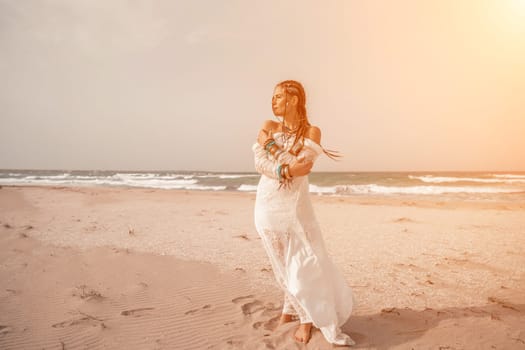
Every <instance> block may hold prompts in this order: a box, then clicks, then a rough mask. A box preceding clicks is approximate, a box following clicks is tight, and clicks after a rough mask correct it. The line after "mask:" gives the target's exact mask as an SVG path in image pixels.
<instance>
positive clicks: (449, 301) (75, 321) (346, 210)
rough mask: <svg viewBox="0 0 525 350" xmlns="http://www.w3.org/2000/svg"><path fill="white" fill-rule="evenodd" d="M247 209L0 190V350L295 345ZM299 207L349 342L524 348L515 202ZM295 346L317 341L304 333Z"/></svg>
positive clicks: (141, 197)
mask: <svg viewBox="0 0 525 350" xmlns="http://www.w3.org/2000/svg"><path fill="white" fill-rule="evenodd" d="M254 199H255V194H254V193H243V192H233V191H232V192H228V191H221V192H217V191H189V190H165V189H150V188H128V187H100V186H99V187H97V186H81V187H69V186H28V185H24V186H5V185H2V188H0V212H1V216H0V221H1V222H0V225H1V226H0V230H1V234H2V235H1V238H2V244H1V251H0V257H1V267H2V270H1V275H0V277H1V280H2V281H3V283H2V284H3V288H2V290H0V292H1V293H2V294H0V309H1V310H2V311H3V312H1V313H0V314H1V316H0V327H1V328H0V347H2V348H6V349H17V348H28V349H32V348H35V349H37V348H38V349H40V348H58V349H60V348H61V346H62V345H61V344H62V343H63V344H64V348H66V349H68V348H80V347H81V346H84V345H87V344H90V345H89V347H90V348H94V349H96V348H104V347H108V346H109V347H110V348H129V349H144V348H156V349H157V348H158V349H172V348H175V349H179V348H180V349H206V348H213V349H259V348H260V349H266V348H275V349H288V348H291V349H293V348H295V347H296V345H295V344H294V342H293V340H292V339H291V332H292V331H293V329H292V328H293V326H294V325H289V326H286V327H284V328H282V329H280V330H276V331H274V330H273V328H274V326H275V322H276V317H278V315H279V306H280V305H281V303H282V300H281V297H282V295H281V293H280V291H278V290H277V287H276V284H275V282H274V280H273V274H272V272H271V267H270V265H269V262H268V260H267V258H266V256H265V253H264V250H263V247H262V244H261V242H260V239H259V237H258V235H257V233H256V231H255V228H254V227H253V201H254ZM312 202H313V205H314V209H315V212H316V216H317V219H318V221H319V223H320V225H321V228H322V230H323V235H324V238H325V241H326V245H327V249H328V251H329V253H330V255H331V256H332V258H333V260H334V262H335V263H336V265H337V266H339V267H340V269H341V271H342V272H343V274H344V276H345V278H346V279H347V281H348V283H349V284H350V285H351V286H352V287H353V290H354V295H355V297H356V301H357V304H356V308H355V310H354V313H353V315H352V316H351V317H350V319H349V321H348V322H347V324H345V325H344V326H343V329H344V330H345V331H347V332H348V333H349V334H350V336H351V337H352V338H354V340H356V342H357V345H356V348H361V349H368V348H370V349H376V348H378V349H379V348H388V349H406V348H417V349H424V348H428V349H431V348H438V347H439V346H443V347H445V346H448V347H449V348H451V349H452V348H457V349H485V348H487V349H490V348H493V347H495V348H505V349H514V348H515V349H519V348H523V346H525V332H523V331H522V329H521V328H520V326H519V325H520V324H523V322H524V321H525V297H524V295H525V293H523V292H524V291H525V257H523V254H521V252H523V251H524V250H525V237H524V235H523V233H524V232H525V215H524V214H525V213H524V211H525V204H522V203H519V202H518V201H506V200H502V199H495V200H478V201H474V200H464V201H462V200H458V199H454V200H451V199H447V198H446V197H445V196H421V195H420V196H410V195H403V196H399V195H397V196H355V197H352V196H328V195H312ZM44 270H45V271H44ZM115 276H119V278H115ZM98 294H100V296H98ZM188 298H189V299H188ZM86 315H87V316H86ZM159 329H160V330H159ZM28 339H29V340H28ZM307 348H309V349H329V348H331V346H330V345H329V344H326V342H325V341H324V339H323V338H322V336H321V335H320V334H319V332H316V333H315V332H314V337H313V338H312V341H311V343H310V344H309V345H308V347H307Z"/></svg>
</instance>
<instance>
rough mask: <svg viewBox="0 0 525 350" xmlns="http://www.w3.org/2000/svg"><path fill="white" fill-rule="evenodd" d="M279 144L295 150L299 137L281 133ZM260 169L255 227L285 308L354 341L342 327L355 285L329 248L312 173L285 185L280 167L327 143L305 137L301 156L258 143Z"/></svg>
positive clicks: (330, 337) (335, 339)
mask: <svg viewBox="0 0 525 350" xmlns="http://www.w3.org/2000/svg"><path fill="white" fill-rule="evenodd" d="M274 139H275V142H276V144H277V145H278V146H279V147H281V148H283V149H285V150H289V149H290V147H291V146H292V144H293V139H294V138H293V136H292V137H291V138H290V139H288V140H285V137H284V133H275V134H274ZM252 150H253V151H254V158H255V168H256V170H257V171H258V172H259V173H260V174H261V179H260V181H259V185H258V186H257V197H256V201H255V227H256V229H257V232H258V233H259V235H260V236H261V238H262V242H263V244H264V247H265V250H266V252H267V254H268V257H269V259H270V262H271V265H272V269H273V271H274V274H275V278H276V279H277V283H278V284H279V286H280V287H281V288H282V289H283V291H284V306H283V313H286V314H295V315H298V316H299V318H300V320H301V323H308V322H312V323H313V325H314V326H315V327H317V328H319V329H320V330H321V332H322V334H323V335H324V337H325V338H326V340H327V341H328V342H330V343H332V344H338V345H354V344H355V343H354V341H353V340H352V339H351V338H350V337H349V336H348V335H347V334H344V333H342V332H341V328H340V327H341V326H342V325H343V324H344V323H345V322H346V320H347V319H348V318H349V317H350V314H351V312H352V306H353V295H352V290H351V289H350V287H349V286H348V284H347V283H346V281H345V279H344V277H343V275H342V273H341V272H340V271H339V269H338V268H337V267H336V266H335V265H334V264H333V262H332V261H331V259H330V257H329V256H328V253H327V251H326V248H325V245H324V241H323V237H322V234H321V230H320V228H319V225H318V223H317V220H316V218H315V215H314V211H313V208H312V204H311V202H310V197H309V183H308V176H298V177H294V178H293V181H292V183H291V186H289V187H288V188H284V187H282V188H280V189H279V180H278V175H277V167H278V165H279V164H283V163H288V164H290V163H291V162H292V161H293V160H294V159H296V158H303V157H304V158H305V159H307V160H312V161H315V160H316V159H317V157H318V156H319V155H320V154H321V153H322V152H323V150H322V148H321V146H319V145H318V144H316V143H315V142H313V141H312V140H310V139H307V138H305V139H304V147H303V149H302V150H301V152H300V153H299V154H298V155H297V157H295V156H293V155H292V154H291V153H289V152H284V153H283V154H282V155H281V156H279V158H278V159H273V157H272V156H271V155H268V154H267V152H266V151H265V150H264V149H263V147H262V146H261V145H259V144H258V143H255V144H254V145H253V147H252Z"/></svg>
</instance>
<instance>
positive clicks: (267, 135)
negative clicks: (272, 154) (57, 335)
mask: <svg viewBox="0 0 525 350" xmlns="http://www.w3.org/2000/svg"><path fill="white" fill-rule="evenodd" d="M271 138H273V135H272V133H271V132H268V131H266V130H264V129H261V131H259V136H257V142H258V143H259V145H261V146H264V144H265V143H266V141H267V140H268V139H271Z"/></svg>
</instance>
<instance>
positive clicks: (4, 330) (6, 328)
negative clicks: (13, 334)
mask: <svg viewBox="0 0 525 350" xmlns="http://www.w3.org/2000/svg"><path fill="white" fill-rule="evenodd" d="M9 330H10V328H9V326H3V325H0V334H6V333H9Z"/></svg>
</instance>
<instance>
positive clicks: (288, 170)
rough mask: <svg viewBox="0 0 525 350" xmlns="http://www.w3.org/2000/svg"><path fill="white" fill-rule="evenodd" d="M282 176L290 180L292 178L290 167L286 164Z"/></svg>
mask: <svg viewBox="0 0 525 350" xmlns="http://www.w3.org/2000/svg"><path fill="white" fill-rule="evenodd" d="M284 176H285V178H286V179H291V178H292V176H291V175H290V165H289V164H286V168H284Z"/></svg>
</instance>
